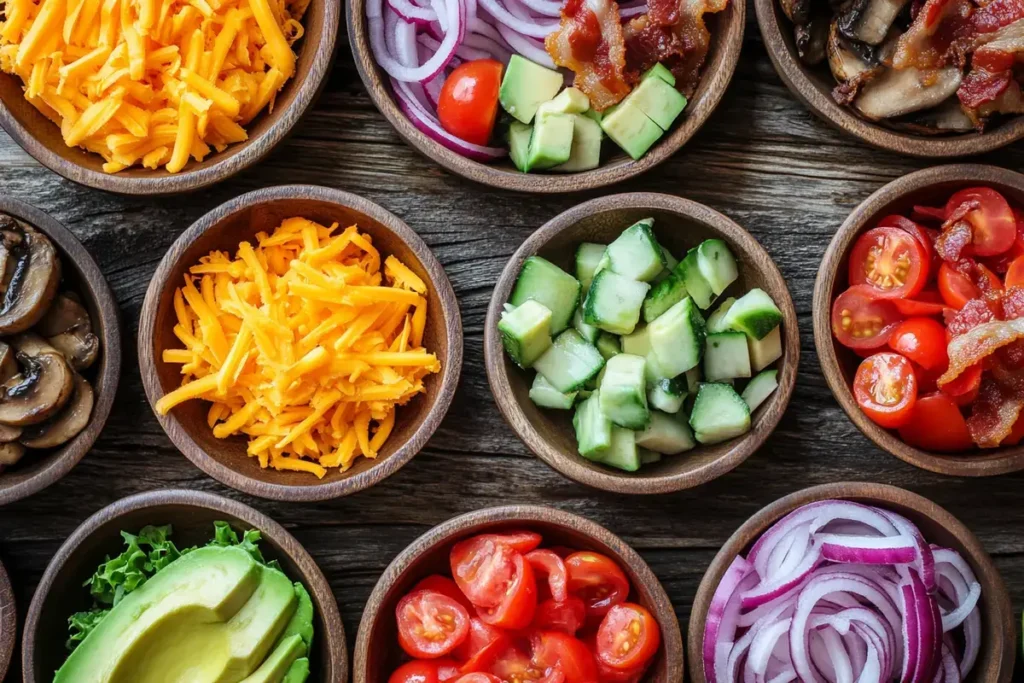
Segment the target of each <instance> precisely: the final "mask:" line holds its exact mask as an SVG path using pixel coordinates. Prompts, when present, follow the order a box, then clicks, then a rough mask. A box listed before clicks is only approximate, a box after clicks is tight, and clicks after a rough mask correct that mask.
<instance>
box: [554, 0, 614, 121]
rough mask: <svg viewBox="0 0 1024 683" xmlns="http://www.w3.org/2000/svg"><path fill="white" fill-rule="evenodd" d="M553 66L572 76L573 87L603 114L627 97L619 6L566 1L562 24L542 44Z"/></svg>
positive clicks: (607, 1) (607, 0)
mask: <svg viewBox="0 0 1024 683" xmlns="http://www.w3.org/2000/svg"><path fill="white" fill-rule="evenodd" d="M544 45H545V47H546V48H547V51H548V54H550V55H551V58H552V59H553V60H555V64H557V65H558V66H563V67H566V68H568V69H571V70H572V71H573V73H575V74H576V78H575V80H574V81H573V85H574V86H576V87H577V88H579V89H580V90H582V91H583V92H584V93H586V95H587V97H589V98H590V106H592V107H593V108H594V109H596V110H597V111H604V110H605V109H607V108H608V107H610V106H612V105H613V104H616V103H618V102H619V101H621V100H622V98H623V97H625V96H626V95H627V94H628V93H629V90H630V88H629V85H628V84H627V83H626V80H625V77H624V71H625V67H626V46H625V41H624V38H623V34H622V23H621V21H620V19H619V6H618V4H617V3H616V2H613V1H612V0H566V3H565V5H564V6H563V7H562V23H561V26H559V28H558V30H557V31H555V32H554V33H552V34H551V35H549V36H548V37H547V39H546V40H545V41H544Z"/></svg>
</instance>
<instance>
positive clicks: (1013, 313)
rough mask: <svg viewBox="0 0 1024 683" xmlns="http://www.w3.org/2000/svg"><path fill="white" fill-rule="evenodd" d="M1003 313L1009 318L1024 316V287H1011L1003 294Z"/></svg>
mask: <svg viewBox="0 0 1024 683" xmlns="http://www.w3.org/2000/svg"><path fill="white" fill-rule="evenodd" d="M1003 315H1004V316H1005V317H1006V319H1007V320H1014V319H1016V318H1024V287H1010V288H1009V289H1008V290H1006V293H1005V294H1004V295H1003Z"/></svg>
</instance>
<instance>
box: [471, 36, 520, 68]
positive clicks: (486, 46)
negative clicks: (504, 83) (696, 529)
mask: <svg viewBox="0 0 1024 683" xmlns="http://www.w3.org/2000/svg"><path fill="white" fill-rule="evenodd" d="M502 43H504V41H501V42H498V41H497V40H493V39H491V38H488V37H487V36H482V35H472V34H470V35H467V36H466V43H465V44H466V45H467V46H469V47H471V48H474V49H476V50H479V51H481V52H483V53H484V54H485V55H486V56H487V57H490V58H491V59H496V60H498V61H499V62H501V63H502V64H508V60H510V59H512V52H511V51H510V50H509V49H508V48H507V47H505V46H504V45H503V44H502Z"/></svg>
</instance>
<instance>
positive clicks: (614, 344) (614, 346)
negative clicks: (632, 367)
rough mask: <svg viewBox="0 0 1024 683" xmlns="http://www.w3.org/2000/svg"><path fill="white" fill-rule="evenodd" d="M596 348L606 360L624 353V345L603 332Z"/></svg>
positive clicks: (616, 338) (599, 336) (613, 336)
mask: <svg viewBox="0 0 1024 683" xmlns="http://www.w3.org/2000/svg"><path fill="white" fill-rule="evenodd" d="M596 346H597V350H598V351H600V352H601V355H602V356H604V358H605V360H608V359H610V358H612V357H613V356H617V355H619V354H620V353H622V343H621V342H620V341H619V338H618V337H616V336H615V335H614V334H609V333H608V332H601V334H599V335H598V337H597V342H596Z"/></svg>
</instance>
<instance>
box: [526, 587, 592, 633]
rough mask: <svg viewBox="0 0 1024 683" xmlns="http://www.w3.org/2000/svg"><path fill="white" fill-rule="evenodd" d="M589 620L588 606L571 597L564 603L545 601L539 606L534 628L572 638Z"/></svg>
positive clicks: (552, 600)
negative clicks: (567, 635)
mask: <svg viewBox="0 0 1024 683" xmlns="http://www.w3.org/2000/svg"><path fill="white" fill-rule="evenodd" d="M586 619H587V606H586V605H584V604H583V600H581V599H580V598H577V597H576V596H575V595H570V596H569V597H568V598H567V599H566V600H565V601H564V602H558V601H557V600H554V599H551V600H545V601H544V602H542V603H540V604H539V605H537V613H536V614H535V615H534V617H533V627H534V628H538V629H541V630H542V631H561V632H563V633H568V634H569V635H570V636H573V635H576V632H577V631H579V630H580V629H581V628H583V624H584V622H585V621H586Z"/></svg>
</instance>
